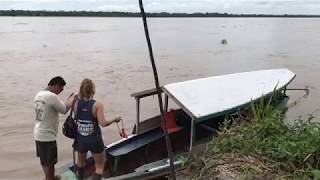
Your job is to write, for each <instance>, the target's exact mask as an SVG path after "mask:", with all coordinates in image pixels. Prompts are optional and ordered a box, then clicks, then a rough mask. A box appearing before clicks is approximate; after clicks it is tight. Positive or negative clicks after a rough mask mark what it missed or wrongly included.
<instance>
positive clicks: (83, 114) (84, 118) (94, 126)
mask: <svg viewBox="0 0 320 180" xmlns="http://www.w3.org/2000/svg"><path fill="white" fill-rule="evenodd" d="M94 103H95V100H93V99H89V100H88V101H85V100H83V99H79V100H78V107H77V114H76V116H75V119H76V122H77V129H78V130H77V137H76V138H77V140H88V141H90V140H91V139H92V138H97V137H101V129H100V126H99V122H98V120H97V118H95V117H94V116H93V114H92V108H93V104H94Z"/></svg>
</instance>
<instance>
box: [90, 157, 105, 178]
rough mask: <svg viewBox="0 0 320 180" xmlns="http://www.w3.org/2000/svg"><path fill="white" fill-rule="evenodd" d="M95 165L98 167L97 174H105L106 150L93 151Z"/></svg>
mask: <svg viewBox="0 0 320 180" xmlns="http://www.w3.org/2000/svg"><path fill="white" fill-rule="evenodd" d="M92 156H93V159H94V163H95V167H96V174H101V175H102V174H103V170H104V163H105V157H104V151H103V152H102V153H99V154H94V153H92Z"/></svg>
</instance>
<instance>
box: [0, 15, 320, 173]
mask: <svg viewBox="0 0 320 180" xmlns="http://www.w3.org/2000/svg"><path fill="white" fill-rule="evenodd" d="M148 22H149V30H150V35H151V40H152V43H153V48H154V55H155V59H156V63H157V67H158V71H159V79H160V82H161V84H165V83H169V82H177V81H181V80H188V79H194V78H199V77H206V76H212V75H220V74H227V73H234V72H241V71H250V70H258V69H269V68H288V69H290V70H292V71H293V72H295V73H296V74H297V77H296V79H295V80H294V82H293V83H292V84H291V88H304V87H305V86H309V88H310V90H311V93H310V95H309V96H308V97H307V98H301V96H302V95H303V93H302V92H290V93H289V95H291V105H292V107H291V108H290V109H289V112H288V119H289V120H293V119H295V118H297V117H299V116H302V117H306V116H308V115H309V114H313V115H315V116H317V117H319V115H320V106H319V104H320V92H319V88H320V81H319V77H320V76H319V75H320V60H319V58H320V33H319V29H320V19H319V18H301V19H299V18H297V19H296V18H169V19H168V18H156V19H155V18H154V19H149V21H148ZM0 39H1V40H0V67H1V71H0V82H1V84H2V86H1V88H0V94H1V96H0V118H1V121H0V162H1V164H2V165H1V167H0V174H1V177H0V179H41V178H42V177H43V175H42V171H41V168H40V163H39V160H38V159H37V158H36V156H35V145H34V141H33V125H34V110H33V104H32V100H33V97H34V95H35V94H36V93H37V91H39V90H40V89H43V88H45V87H46V84H47V83H48V81H49V79H50V78H51V77H53V76H55V75H61V76H63V77H64V78H65V79H66V81H67V87H66V88H65V91H63V93H62V94H61V97H62V98H63V99H65V98H66V97H67V96H68V95H69V94H70V93H71V92H72V91H77V89H78V86H79V84H80V82H81V80H82V79H83V78H86V77H88V78H91V79H93V80H94V81H95V83H96V86H97V93H96V98H98V99H100V100H101V101H102V102H103V103H104V105H105V114H106V117H107V118H112V117H114V116H116V115H122V116H123V118H124V119H125V126H126V128H127V131H128V132H129V131H130V130H131V128H132V125H133V124H134V122H135V101H134V99H133V98H132V97H130V94H131V93H134V92H137V91H141V90H145V89H149V88H153V87H154V81H153V76H152V69H151V66H150V62H149V56H148V51H147V45H146V42H145V37H144V31H143V26H142V21H141V19H139V18H65V17H61V18H43V17H41V18H31V17H0ZM222 39H226V40H227V44H221V40H222ZM244 86H245V84H244ZM235 91H236V89H235ZM156 100H157V99H156V97H151V98H147V99H145V100H142V103H143V104H142V107H141V108H142V113H143V114H142V118H146V117H148V116H150V115H154V114H157V113H158V111H159V110H158V107H157V102H156ZM294 101H297V103H296V105H294V103H293V102H294ZM213 102H214V100H213ZM64 119H65V116H60V120H61V122H62V121H63V120H64ZM318 119H319V118H318ZM60 124H62V123H60ZM103 138H104V141H105V143H106V144H109V143H111V142H113V141H115V140H118V139H119V135H118V132H117V128H116V126H114V125H112V126H111V127H107V128H104V130H103ZM71 143H72V142H71V141H70V140H68V139H66V138H64V137H63V136H62V134H61V132H59V137H58V152H59V157H58V161H59V162H58V164H57V166H61V165H63V164H64V163H66V162H68V161H70V160H71V159H72V156H71V152H72V150H71V147H70V146H71Z"/></svg>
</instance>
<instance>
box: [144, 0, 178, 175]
mask: <svg viewBox="0 0 320 180" xmlns="http://www.w3.org/2000/svg"><path fill="white" fill-rule="evenodd" d="M139 6H140V11H141V17H142V21H143V25H144V32H145V34H146V40H147V43H148V48H149V55H150V60H151V65H152V69H153V75H154V80H155V85H156V88H157V94H158V100H159V107H160V113H161V118H162V119H163V120H164V127H165V128H164V134H165V139H166V146H167V151H168V157H169V160H170V170H171V179H173V180H175V179H176V176H175V171H174V165H173V159H172V147H171V141H170V138H169V135H168V130H167V121H166V117H165V115H164V111H163V104H162V96H161V87H160V85H159V80H158V73H157V68H156V65H155V62H154V58H153V52H152V46H151V42H150V37H149V31H148V25H147V18H146V14H145V12H144V8H143V3H142V0H139Z"/></svg>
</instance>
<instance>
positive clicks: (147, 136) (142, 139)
mask: <svg viewBox="0 0 320 180" xmlns="http://www.w3.org/2000/svg"><path fill="white" fill-rule="evenodd" d="M162 137H164V132H163V131H162V130H161V129H160V128H156V129H154V130H151V131H149V132H146V133H143V134H138V135H137V136H134V137H132V138H130V139H128V140H126V141H123V142H121V143H120V144H117V145H116V146H113V147H110V148H108V149H106V153H107V155H109V156H112V157H118V156H122V155H125V154H128V153H129V152H131V151H134V150H136V149H138V148H140V147H143V146H145V145H147V144H149V143H151V142H154V141H156V140H158V139H160V138H162Z"/></svg>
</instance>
